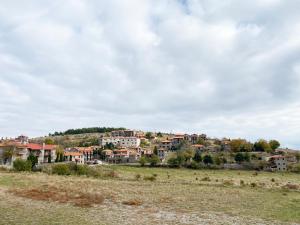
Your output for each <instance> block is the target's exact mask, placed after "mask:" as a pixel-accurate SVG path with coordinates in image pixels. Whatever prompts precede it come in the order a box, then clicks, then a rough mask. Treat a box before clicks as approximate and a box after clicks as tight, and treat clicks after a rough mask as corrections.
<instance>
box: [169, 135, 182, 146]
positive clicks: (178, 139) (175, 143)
mask: <svg viewBox="0 0 300 225" xmlns="http://www.w3.org/2000/svg"><path fill="white" fill-rule="evenodd" d="M184 140H185V138H184V135H176V136H175V137H173V138H172V139H171V143H172V148H177V147H178V146H179V145H180V144H181V143H182V142H183V141H184Z"/></svg>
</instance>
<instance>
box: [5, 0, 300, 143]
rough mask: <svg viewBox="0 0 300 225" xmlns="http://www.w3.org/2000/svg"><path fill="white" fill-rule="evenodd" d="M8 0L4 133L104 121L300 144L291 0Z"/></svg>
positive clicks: (299, 80)
mask: <svg viewBox="0 0 300 225" xmlns="http://www.w3.org/2000/svg"><path fill="white" fill-rule="evenodd" d="M1 5H2V7H1V9H0V107H1V108H0V123H1V127H0V136H8V135H17V134H18V133H20V132H22V133H28V134H29V135H44V134H47V133H48V132H53V131H55V130H64V129H67V128H73V127H82V126H101V125H103V126H104V125H105V126H126V127H129V128H137V129H146V130H163V131H171V130H173V131H178V132H179V131H181V132H196V131H197V132H207V133H208V134H209V135H212V136H219V137H222V136H232V137H238V136H244V137H246V138H249V139H251V140H255V139H256V138H259V137H261V136H263V137H270V138H272V137H276V138H278V139H282V142H283V143H284V144H285V145H287V146H296V147H300V143H299V142H298V141H297V138H296V137H297V135H299V132H297V128H298V127H299V126H300V122H299V121H298V120H297V114H293V113H291V112H293V111H295V112H299V111H300V110H299V107H298V106H297V104H298V103H299V100H300V99H299V96H300V95H299V84H300V70H299V57H300V52H299V48H300V42H299V40H298V37H299V35H300V33H299V27H300V24H299V22H298V21H299V19H300V16H299V15H300V12H299V7H297V3H296V1H292V0H287V1H281V0H260V1H258V0H257V1H243V2H241V1H235V0H231V1H222V2H220V1H211V0H210V1H206V0H186V1H178V0H174V1H167V0H163V1H150V0H146V1H139V0H131V1H123V0H122V1H120V0H113V1H89V2H86V1H80V0H77V1H71V0H70V1H64V3H63V4H62V3H61V1H43V4H41V3H40V2H39V1H26V4H25V3H20V2H18V3H17V2H15V1H3V2H2V3H1ZM297 68H298V69H297ZM286 109H289V110H286ZM266 117H267V118H268V119H266ZM285 118H288V119H287V120H285ZM261 124H264V125H263V126H264V127H263V128H262V127H261V126H262V125H261ZM295 124H296V125H295ZM255 130H258V132H255ZM274 130H276V132H274ZM289 130H293V132H292V134H291V136H287V135H285V133H286V132H287V131H289Z"/></svg>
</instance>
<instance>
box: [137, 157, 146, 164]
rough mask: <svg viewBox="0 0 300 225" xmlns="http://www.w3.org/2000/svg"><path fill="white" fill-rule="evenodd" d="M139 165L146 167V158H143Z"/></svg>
mask: <svg viewBox="0 0 300 225" xmlns="http://www.w3.org/2000/svg"><path fill="white" fill-rule="evenodd" d="M139 163H140V165H141V166H145V164H146V163H147V159H146V158H145V157H144V156H142V157H141V158H140V160H139Z"/></svg>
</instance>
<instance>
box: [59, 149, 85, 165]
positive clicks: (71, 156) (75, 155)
mask: <svg viewBox="0 0 300 225" xmlns="http://www.w3.org/2000/svg"><path fill="white" fill-rule="evenodd" d="M64 158H65V161H67V162H74V163H80V164H84V155H83V153H82V152H78V151H66V152H64Z"/></svg>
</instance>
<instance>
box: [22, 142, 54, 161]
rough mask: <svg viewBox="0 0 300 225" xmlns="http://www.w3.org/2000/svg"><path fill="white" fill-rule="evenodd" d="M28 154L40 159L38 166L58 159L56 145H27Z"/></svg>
mask: <svg viewBox="0 0 300 225" xmlns="http://www.w3.org/2000/svg"><path fill="white" fill-rule="evenodd" d="M26 148H27V152H28V153H27V154H28V156H29V155H30V154H32V155H34V156H36V157H37V159H38V164H42V163H48V162H54V161H55V158H56V151H55V149H56V145H46V144H35V143H28V144H27V145H26Z"/></svg>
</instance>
